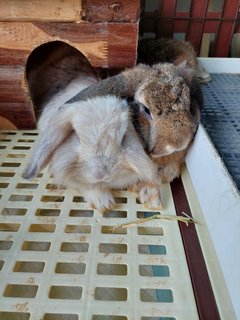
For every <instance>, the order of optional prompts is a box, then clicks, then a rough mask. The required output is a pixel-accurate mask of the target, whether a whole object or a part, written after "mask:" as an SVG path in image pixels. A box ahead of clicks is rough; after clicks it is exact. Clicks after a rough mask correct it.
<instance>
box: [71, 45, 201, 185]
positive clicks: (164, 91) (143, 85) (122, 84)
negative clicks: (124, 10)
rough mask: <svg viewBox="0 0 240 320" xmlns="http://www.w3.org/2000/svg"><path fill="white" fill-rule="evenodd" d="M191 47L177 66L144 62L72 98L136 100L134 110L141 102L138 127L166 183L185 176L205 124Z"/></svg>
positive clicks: (136, 120) (182, 54)
mask: <svg viewBox="0 0 240 320" xmlns="http://www.w3.org/2000/svg"><path fill="white" fill-rule="evenodd" d="M173 43H174V40H173ZM169 45H171V42H170V44H169ZM186 48H191V47H190V45H187V46H183V50H182V52H181V51H180V49H181V46H179V50H178V51H177V54H178V55H179V56H181V59H180V58H179V59H178V56H176V58H175V57H173V58H171V57H169V60H170V61H172V62H173V63H157V64H155V65H153V66H151V67H150V66H148V65H145V64H139V65H137V66H136V67H134V68H132V69H127V70H125V71H123V72H122V73H120V74H119V75H117V76H114V77H111V78H108V79H105V80H103V81H100V82H98V83H97V84H96V85H94V86H90V87H88V88H87V89H86V90H83V91H82V92H81V93H80V94H78V95H76V96H75V97H74V98H73V99H71V100H70V102H73V101H77V100H79V99H80V100H81V99H86V98H88V97H92V96H96V95H105V94H114V95H117V96H134V103H135V108H134V110H136V109H137V108H136V104H137V105H138V110H139V112H135V116H134V119H135V120H134V123H135V128H136V129H137V131H138V133H139V134H140V136H141V137H142V139H143V141H144V143H145V145H146V149H147V151H148V152H149V153H151V155H152V159H153V160H154V162H155V163H157V165H158V168H159V175H160V177H161V179H162V181H164V182H170V181H172V180H173V179H174V178H175V177H177V176H179V175H180V171H181V167H182V164H183V163H184V160H185V155H186V152H187V149H188V147H189V145H190V143H191V141H192V139H193V137H194V135H195V132H196V129H197V126H198V124H199V121H200V110H199V106H200V104H201V103H202V101H201V100H202V97H201V91H200V87H199V85H198V83H197V82H196V81H195V79H194V73H195V71H196V68H195V67H196V64H195V62H196V57H195V54H194V51H193V50H192V49H190V50H189V51H187V52H188V54H185V51H186ZM168 52H170V53H171V50H170V49H169V51H168ZM173 53H174V54H176V51H174V50H173ZM184 57H186V59H185V60H184ZM174 63H176V64H174ZM136 124H137V125H136Z"/></svg>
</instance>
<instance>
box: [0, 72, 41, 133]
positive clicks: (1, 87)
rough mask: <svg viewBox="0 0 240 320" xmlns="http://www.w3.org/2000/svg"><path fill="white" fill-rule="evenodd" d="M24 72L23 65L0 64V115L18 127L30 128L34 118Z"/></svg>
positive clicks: (34, 121)
mask: <svg viewBox="0 0 240 320" xmlns="http://www.w3.org/2000/svg"><path fill="white" fill-rule="evenodd" d="M24 72H25V70H24V67H23V66H0V116H2V117H4V118H6V119H8V120H9V121H11V122H12V123H13V124H14V125H15V126H16V127H17V128H18V129H23V128H25V129H32V128H35V126H36V119H35V113H34V109H33V106H32V103H31V98H30V95H29V94H28V89H27V87H26V82H25V79H24Z"/></svg>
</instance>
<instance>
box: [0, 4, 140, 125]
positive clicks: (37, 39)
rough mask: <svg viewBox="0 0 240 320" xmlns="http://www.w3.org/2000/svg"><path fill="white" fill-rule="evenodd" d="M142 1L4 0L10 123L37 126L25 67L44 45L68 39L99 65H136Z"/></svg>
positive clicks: (2, 58) (3, 64)
mask: <svg viewBox="0 0 240 320" xmlns="http://www.w3.org/2000/svg"><path fill="white" fill-rule="evenodd" d="M139 3H140V1H139V0H133V1H131V2H129V1H128V0H121V1H117V2H113V1H110V0H103V1H100V2H99V1H97V0H85V1H80V0H68V1H67V0H52V1H48V0H46V1H44V5H43V2H42V1H39V0H32V1H30V0H23V1H17V0H9V1H4V0H0V7H1V13H0V117H2V118H5V119H6V121H5V123H6V122H7V123H9V122H10V123H11V124H12V125H13V127H14V126H15V127H16V128H18V129H33V128H35V127H36V116H35V111H34V105H33V103H32V99H31V94H30V91H29V85H28V81H27V72H26V66H27V64H28V67H29V68H31V65H30V64H29V61H31V62H32V61H34V56H35V57H36V59H37V56H39V55H36V54H35V53H36V50H37V49H39V48H41V49H42V52H44V51H45V50H44V45H47V44H49V43H51V42H56V41H57V42H59V41H60V42H62V43H65V44H67V45H69V46H71V47H72V48H73V50H74V48H75V49H77V50H78V51H79V52H81V53H82V54H83V55H84V56H85V57H86V58H87V59H88V61H89V62H90V63H91V65H92V66H94V67H103V68H123V67H128V66H133V65H134V64H135V63H136V50H137V38H138V20H139V6H140V4H139ZM53 47H54V46H53ZM37 62H38V61H35V62H33V64H34V63H35V64H36V63H37ZM0 119H1V118H0ZM0 123H1V122H0ZM0 128H1V125H0Z"/></svg>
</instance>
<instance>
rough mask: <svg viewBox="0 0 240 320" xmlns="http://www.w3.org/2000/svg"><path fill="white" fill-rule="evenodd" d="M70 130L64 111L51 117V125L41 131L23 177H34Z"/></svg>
mask: <svg viewBox="0 0 240 320" xmlns="http://www.w3.org/2000/svg"><path fill="white" fill-rule="evenodd" d="M71 131H72V126H71V123H70V121H69V116H68V114H67V113H66V112H59V116H57V117H55V118H53V119H52V123H51V125H50V126H49V127H48V128H47V129H45V130H43V131H42V133H41V134H40V137H39V141H38V144H37V146H36V148H35V150H34V152H33V154H32V157H31V159H30V160H29V163H28V165H27V167H26V169H25V171H24V173H23V177H24V178H25V179H32V178H34V177H35V176H36V175H37V174H38V173H39V172H40V171H41V170H42V169H43V168H44V167H45V166H46V165H47V164H48V163H49V161H50V159H51V156H52V154H53V152H54V151H55V150H56V148H57V147H58V146H59V145H60V143H62V141H63V140H64V139H65V138H66V137H67V136H68V134H69V133H70V132H71Z"/></svg>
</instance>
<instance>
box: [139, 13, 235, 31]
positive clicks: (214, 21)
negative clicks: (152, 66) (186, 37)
mask: <svg viewBox="0 0 240 320" xmlns="http://www.w3.org/2000/svg"><path fill="white" fill-rule="evenodd" d="M143 19H144V22H143V25H144V32H154V31H155V30H154V22H153V19H154V13H152V12H146V13H145V16H144V17H143ZM159 19H160V18H159ZM161 19H162V20H163V24H164V21H165V19H164V18H163V17H162V18H161ZM166 19H167V18H166ZM173 19H174V20H175V22H174V32H176V33H186V32H187V23H188V20H189V17H188V12H176V16H175V17H173ZM220 19H221V13H219V12H208V13H207V14H206V20H205V24H204V32H205V33H215V32H216V31H217V29H218V25H219V20H220ZM192 20H194V19H193V18H192ZM228 21H232V22H234V21H236V19H228ZM235 32H236V33H240V25H239V26H238V27H236V30H235Z"/></svg>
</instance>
